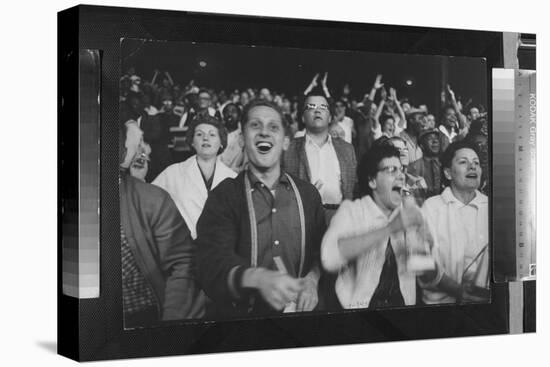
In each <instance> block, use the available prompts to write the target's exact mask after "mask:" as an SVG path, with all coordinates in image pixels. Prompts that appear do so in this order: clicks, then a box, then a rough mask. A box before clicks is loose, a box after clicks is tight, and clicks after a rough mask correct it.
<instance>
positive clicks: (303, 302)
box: [296, 277, 319, 312]
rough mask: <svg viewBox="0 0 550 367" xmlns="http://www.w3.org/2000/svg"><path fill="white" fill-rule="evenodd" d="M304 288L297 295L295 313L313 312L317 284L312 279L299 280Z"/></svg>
mask: <svg viewBox="0 0 550 367" xmlns="http://www.w3.org/2000/svg"><path fill="white" fill-rule="evenodd" d="M301 282H302V285H303V287H304V289H303V291H302V292H300V294H299V295H298V301H297V302H296V311H297V312H303V311H313V309H314V308H315V306H317V302H319V297H318V295H317V283H316V282H315V281H314V280H313V279H309V278H307V277H306V278H303V279H301Z"/></svg>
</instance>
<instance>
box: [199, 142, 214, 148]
mask: <svg viewBox="0 0 550 367" xmlns="http://www.w3.org/2000/svg"><path fill="white" fill-rule="evenodd" d="M201 147H203V148H210V147H212V145H210V144H208V143H204V144H202V145H201Z"/></svg>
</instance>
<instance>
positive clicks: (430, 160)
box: [409, 128, 441, 198]
mask: <svg viewBox="0 0 550 367" xmlns="http://www.w3.org/2000/svg"><path fill="white" fill-rule="evenodd" d="M440 135H441V133H440V132H439V130H438V129H435V128H434V129H430V130H425V131H422V132H421V133H420V136H419V138H418V139H419V142H420V146H421V147H422V151H423V153H424V154H423V155H422V158H421V159H419V160H417V161H416V162H413V163H412V164H411V165H409V172H410V173H411V174H413V175H416V176H420V177H423V178H424V180H425V181H426V185H427V186H428V188H427V190H426V197H427V198H429V197H431V196H434V195H439V194H440V193H441V162H440V160H439V154H440V152H441V143H440V137H439V136H440Z"/></svg>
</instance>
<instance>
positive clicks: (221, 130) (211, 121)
mask: <svg viewBox="0 0 550 367" xmlns="http://www.w3.org/2000/svg"><path fill="white" fill-rule="evenodd" d="M200 124H208V125H212V126H214V127H215V128H216V129H218V135H219V136H220V142H221V147H220V150H219V151H218V155H220V154H222V152H223V151H224V149H225V148H226V147H227V130H226V129H225V126H223V124H222V122H221V121H219V120H218V119H216V118H215V117H212V116H210V115H203V114H199V115H197V116H196V117H195V118H194V119H193V120H192V121H191V124H190V125H189V130H187V141H188V142H189V143H191V142H192V141H193V138H194V136H195V129H196V128H197V126H199V125H200Z"/></svg>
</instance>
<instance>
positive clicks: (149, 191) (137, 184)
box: [126, 175, 170, 202]
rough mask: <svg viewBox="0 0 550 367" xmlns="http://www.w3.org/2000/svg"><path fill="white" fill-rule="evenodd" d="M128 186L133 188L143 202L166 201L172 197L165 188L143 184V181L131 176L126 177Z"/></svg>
mask: <svg viewBox="0 0 550 367" xmlns="http://www.w3.org/2000/svg"><path fill="white" fill-rule="evenodd" d="M126 184H127V186H129V187H131V188H133V190H134V191H135V192H136V193H138V195H139V196H140V198H141V199H142V200H145V201H148V202H159V201H161V200H164V199H165V198H166V197H170V194H168V192H166V191H165V190H164V189H163V188H161V187H159V186H156V185H153V184H150V183H147V182H143V181H142V180H139V179H137V178H135V177H132V176H130V175H128V176H127V177H126Z"/></svg>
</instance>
